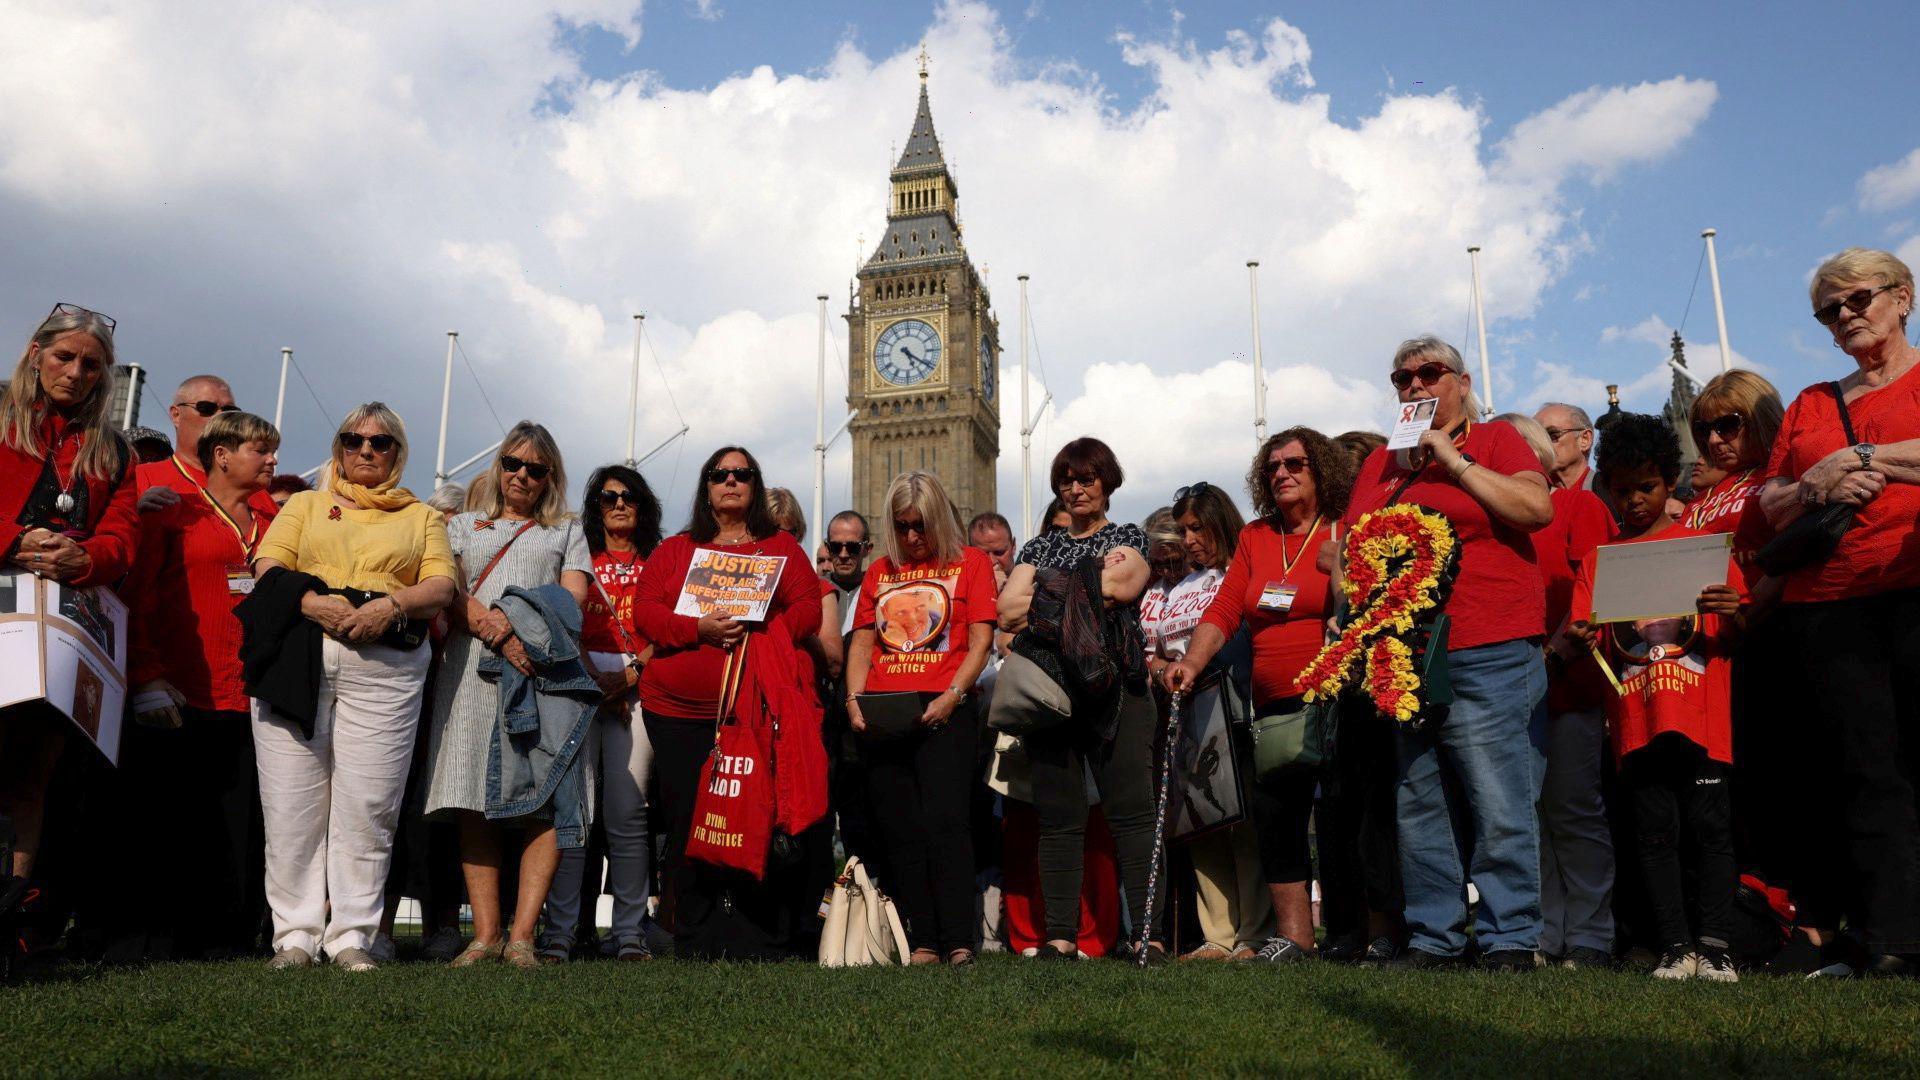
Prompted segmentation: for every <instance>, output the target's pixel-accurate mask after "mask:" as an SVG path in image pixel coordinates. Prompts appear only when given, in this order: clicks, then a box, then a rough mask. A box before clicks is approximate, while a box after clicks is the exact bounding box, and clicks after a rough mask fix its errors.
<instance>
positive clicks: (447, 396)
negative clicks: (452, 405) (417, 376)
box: [433, 330, 460, 488]
mask: <svg viewBox="0 0 1920 1080" xmlns="http://www.w3.org/2000/svg"><path fill="white" fill-rule="evenodd" d="M459 337H460V331H458V330H449V331H447V368H446V374H445V375H443V376H442V377H441V379H440V447H439V449H438V450H436V451H435V452H434V455H433V486H434V487H436V488H437V487H439V486H440V485H441V484H444V483H446V482H447V404H448V402H450V401H452V400H453V345H454V342H455V341H456V340H457V339H458V338H459Z"/></svg>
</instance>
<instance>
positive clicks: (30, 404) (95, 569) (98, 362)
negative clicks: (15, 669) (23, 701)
mask: <svg viewBox="0 0 1920 1080" xmlns="http://www.w3.org/2000/svg"><path fill="white" fill-rule="evenodd" d="M112 367H113V320H112V319H109V318H107V317H106V316H105V315H101V314H100V313H98V312H94V311H88V310H87V309H86V308H83V307H79V306H77V305H74V304H56V305H54V309H53V311H52V312H50V313H49V314H48V315H47V317H46V318H45V319H43V320H41V322H40V325H39V326H38V327H36V328H35V329H34V332H33V336H32V337H31V338H29V339H28V340H27V347H26V349H25V350H23V351H22V352H21V354H20V361H19V362H18V363H16V364H15V365H14V367H13V379H12V381H11V382H9V383H8V384H7V389H6V393H5V397H4V400H0V570H3V571H4V572H5V573H9V574H32V575H34V576H35V577H41V578H48V579H51V580H54V581H60V582H64V583H66V584H69V585H76V586H89V585H110V584H112V583H114V582H116V581H118V580H119V579H120V576H121V575H122V574H125V573H126V572H127V567H128V566H130V565H131V564H132V563H133V558H134V553H135V550H136V547H137V545H138V543H139V540H138V537H139V522H138V514H137V513H136V512H135V510H134V496H135V495H136V494H137V493H136V491H135V487H136V485H135V484H134V483H133V482H132V479H133V468H134V456H133V451H132V449H131V448H130V447H128V446H127V444H126V443H125V441H124V440H122V439H121V437H120V436H119V435H117V434H115V433H114V430H113V423H112V418H111V416H110V413H109V410H108V408H107V402H108V398H109V397H111V396H112V392H113V379H112V377H111V376H110V375H109V374H108V372H109V371H110V370H111V369H112ZM21 580H22V582H23V583H25V582H28V581H29V579H26V578H22V579H21ZM28 587H31V586H30V585H29V586H28ZM67 741H68V728H67V724H66V722H65V721H59V720H56V721H52V722H49V721H47V720H45V719H43V718H42V717H41V715H40V714H38V713H31V714H23V713H21V711H20V710H5V711H0V813H4V814H5V815H6V816H8V817H10V818H12V819H13V822H14V825H15V827H16V828H17V830H18V837H17V839H16V846H15V847H14V850H13V868H12V869H13V873H15V874H17V875H19V876H20V877H28V876H30V875H31V874H32V872H33V862H34V855H35V853H36V852H37V851H38V850H39V846H40V828H41V823H42V813H43V811H44V809H45V806H44V804H45V800H46V792H47V783H48V781H49V780H51V779H52V777H53V769H54V765H55V764H56V763H57V762H58V761H59V758H60V754H61V752H62V751H63V750H64V749H65V747H66V744H67Z"/></svg>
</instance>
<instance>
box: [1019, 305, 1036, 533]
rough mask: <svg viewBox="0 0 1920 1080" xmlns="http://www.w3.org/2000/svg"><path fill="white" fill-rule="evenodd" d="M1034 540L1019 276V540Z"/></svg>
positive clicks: (1030, 431) (1030, 438)
mask: <svg viewBox="0 0 1920 1080" xmlns="http://www.w3.org/2000/svg"><path fill="white" fill-rule="evenodd" d="M1032 536H1033V424H1032V423H1030V422H1029V418H1028V413H1027V275H1025V274H1021V275H1020V538H1021V540H1022V541H1025V540H1028V539H1031V538H1032Z"/></svg>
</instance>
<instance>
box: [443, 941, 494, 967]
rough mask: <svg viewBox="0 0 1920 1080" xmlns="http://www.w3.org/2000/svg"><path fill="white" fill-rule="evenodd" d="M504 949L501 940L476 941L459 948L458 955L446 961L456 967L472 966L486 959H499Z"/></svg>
mask: <svg viewBox="0 0 1920 1080" xmlns="http://www.w3.org/2000/svg"><path fill="white" fill-rule="evenodd" d="M505 949H506V945H505V944H504V943H502V942H498V941H496V942H493V943H492V944H488V943H486V942H484V941H476V942H474V943H473V944H471V945H468V946H467V947H466V948H465V949H463V950H461V952H460V955H459V956H456V957H454V958H453V959H452V960H449V961H447V966H448V967H457V968H463V967H473V966H474V965H475V964H479V963H483V962H485V961H488V960H498V959H500V954H501V952H502V951H503V950H505Z"/></svg>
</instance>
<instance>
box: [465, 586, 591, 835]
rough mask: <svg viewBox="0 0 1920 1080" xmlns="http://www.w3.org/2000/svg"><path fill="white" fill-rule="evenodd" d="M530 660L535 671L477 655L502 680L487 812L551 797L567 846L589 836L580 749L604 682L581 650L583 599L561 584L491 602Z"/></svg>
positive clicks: (503, 813) (509, 813) (493, 814)
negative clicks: (591, 670)
mask: <svg viewBox="0 0 1920 1080" xmlns="http://www.w3.org/2000/svg"><path fill="white" fill-rule="evenodd" d="M493 606H494V607H495V608H497V609H499V610H500V612H501V613H503V614H504V615H506V617H507V621H509V622H511V623H512V624H513V632H514V636H516V637H518V638H519V639H520V643H521V644H522V645H523V646H525V647H526V650H527V657H528V659H530V660H532V661H533V671H534V673H533V675H531V676H526V675H522V674H520V672H518V671H516V670H515V669H514V667H513V665H512V664H509V663H507V662H506V661H505V660H504V659H502V658H501V657H499V656H497V655H494V654H489V655H487V656H486V657H483V658H482V659H481V661H480V677H481V678H484V679H488V680H490V681H492V682H495V683H497V684H498V685H499V687H500V715H499V723H498V724H496V725H495V727H494V732H493V737H492V739H491V740H490V742H489V745H488V749H487V817H488V819H490V820H499V819H502V818H514V817H521V816H524V815H526V814H531V813H533V812H534V811H536V810H539V809H540V808H541V807H543V806H545V805H547V803H548V801H549V800H551V801H552V804H553V828H554V833H555V836H556V837H557V839H558V841H559V844H560V846H561V847H563V848H570V847H580V846H581V845H583V844H585V843H586V834H587V825H588V821H587V800H586V791H585V786H584V777H583V775H582V774H583V766H582V763H581V758H580V749H581V747H582V746H583V745H584V744H585V742H586V739H587V733H588V731H589V730H590V729H591V727H592V724H593V718H594V715H595V713H597V712H598V711H599V709H600V686H599V684H598V683H596V682H594V681H593V677H592V676H591V675H590V674H589V673H588V671H587V668H586V665H585V663H584V662H583V657H582V656H581V654H580V644H579V642H580V605H579V604H578V603H576V602H575V601H574V599H573V595H572V594H571V593H569V592H567V590H565V589H563V588H561V587H560V586H559V585H541V586H539V587H538V588H533V589H523V588H521V587H519V586H517V585H516V586H513V587H512V588H509V589H508V590H507V591H506V594H505V595H504V596H502V597H501V598H500V599H499V600H497V601H495V602H494V605H493Z"/></svg>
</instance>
